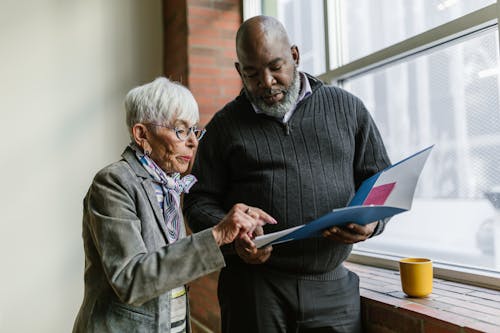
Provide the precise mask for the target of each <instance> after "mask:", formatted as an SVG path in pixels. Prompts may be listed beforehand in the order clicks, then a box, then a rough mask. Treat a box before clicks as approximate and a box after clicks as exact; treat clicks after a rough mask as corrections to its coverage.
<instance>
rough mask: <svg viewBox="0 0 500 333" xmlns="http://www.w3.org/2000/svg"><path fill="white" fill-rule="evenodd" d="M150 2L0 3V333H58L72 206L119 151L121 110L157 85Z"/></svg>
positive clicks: (123, 136)
mask: <svg viewBox="0 0 500 333" xmlns="http://www.w3.org/2000/svg"><path fill="white" fill-rule="evenodd" d="M161 16H162V15H161V1H160V0H147V1H137V0H78V1H77V0H64V1H62V0H22V1H19V0H2V1H1V2H0V115H1V123H0V124H1V133H0V135H1V140H0V142H1V143H0V145H1V150H0V153H1V157H0V170H1V173H2V177H1V187H0V214H1V215H0V227H1V229H0V230H1V231H0V256H1V257H0V259H1V261H0V332H51V333H52V332H69V331H70V330H71V327H72V324H73V320H74V317H75V315H76V312H77V310H78V307H79V305H80V302H81V297H82V289H83V288H82V287H83V249H82V240H81V236H80V235H81V210H82V209H81V208H82V205H81V202H82V198H83V196H84V194H85V192H86V190H87V187H88V185H89V184H90V182H91V179H92V176H93V175H94V173H95V172H96V171H97V170H98V169H100V168H101V167H103V166H104V165H105V164H107V163H109V162H112V161H114V160H116V159H117V158H119V155H120V153H121V151H122V149H123V147H124V146H125V145H126V144H127V142H128V136H127V133H126V130H125V125H124V113H123V107H122V101H123V97H124V95H125V93H126V92H127V91H128V90H129V89H130V88H132V87H133V86H135V85H138V84H141V83H143V82H146V81H149V80H152V79H154V78H155V77H156V76H159V75H161V73H162V48H163V46H162V33H161V30H162V24H161Z"/></svg>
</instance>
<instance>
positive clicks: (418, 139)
mask: <svg viewBox="0 0 500 333" xmlns="http://www.w3.org/2000/svg"><path fill="white" fill-rule="evenodd" d="M498 50H499V45H498V30H497V29H496V28H495V29H489V30H486V31H483V32H482V33H477V34H474V35H472V36H469V37H467V38H463V39H462V40H459V41H455V42H453V43H448V44H445V45H443V46H441V47H439V48H434V49H433V50H432V51H430V52H427V53H425V54H419V55H418V57H414V58H410V59H404V60H403V61H400V62H398V63H395V64H391V65H388V66H386V67H382V68H379V69H376V70H374V71H372V72H369V73H366V74H363V75H362V76H358V77H354V78H352V79H350V80H346V81H344V82H343V86H344V88H345V89H347V90H349V91H351V92H353V93H354V94H355V95H357V96H359V97H360V98H361V99H362V100H363V101H364V103H365V104H366V106H367V108H368V109H369V110H370V111H371V112H372V115H373V117H374V118H375V121H376V123H377V125H378V127H379V129H380V132H381V135H382V137H383V138H384V141H385V143H386V147H387V149H388V152H389V156H390V157H391V159H392V162H397V161H398V160H400V159H402V158H404V157H406V156H407V155H409V154H411V153H414V152H416V151H418V150H420V149H422V148H425V147H427V146H429V145H431V144H435V147H434V149H433V151H432V153H431V155H430V157H429V160H428V162H427V165H426V166H425V168H424V171H423V173H422V175H421V177H420V180H419V184H418V186H417V189H416V192H415V200H414V203H413V207H412V209H411V211H409V212H406V213H403V214H401V215H397V216H395V217H393V219H392V220H391V222H390V224H389V226H388V227H387V229H386V231H385V232H384V233H383V234H382V235H380V236H379V237H376V238H373V239H371V240H370V241H368V242H363V243H359V245H357V248H358V249H365V250H371V251H378V252H383V253H387V254H394V255H398V256H416V255H417V256H428V257H430V258H433V259H434V260H436V261H441V262H446V263H452V264H458V265H465V266H469V267H481V268H487V269H494V270H500V108H499V87H500V85H499V75H498V72H499V67H498V66H499V63H498V60H499V56H498Z"/></svg>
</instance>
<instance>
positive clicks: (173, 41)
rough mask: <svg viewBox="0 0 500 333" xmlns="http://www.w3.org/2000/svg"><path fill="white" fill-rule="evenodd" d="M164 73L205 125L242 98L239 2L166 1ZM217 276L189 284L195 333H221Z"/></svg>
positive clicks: (235, 0)
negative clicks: (193, 103)
mask: <svg viewBox="0 0 500 333" xmlns="http://www.w3.org/2000/svg"><path fill="white" fill-rule="evenodd" d="M163 17H164V73H165V76H167V77H169V78H171V79H173V80H176V81H179V82H182V83H183V84H184V85H186V86H187V87H188V88H189V89H190V90H191V91H192V93H193V95H194V97H195V98H196V100H197V101H198V104H199V107H200V124H201V125H202V126H204V125H206V123H207V122H208V121H209V120H210V119H211V117H212V116H213V114H214V113H215V112H216V111H217V110H219V109H220V108H221V107H222V106H224V105H225V104H226V103H227V102H229V101H231V100H232V99H233V98H234V97H235V96H237V95H238V94H239V92H240V89H241V80H240V78H239V76H238V73H237V72H236V69H235V68H234V62H235V61H236V51H235V42H234V38H235V36H236V30H237V29H238V27H239V25H240V24H241V19H242V16H241V1H240V0H163ZM217 278H218V273H214V274H211V275H208V276H206V277H203V278H200V279H198V280H196V281H194V282H192V283H191V284H190V302H191V314H192V319H193V320H192V324H193V330H194V333H201V332H220V319H219V318H220V311H219V306H218V302H217Z"/></svg>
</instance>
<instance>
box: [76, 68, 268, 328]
mask: <svg viewBox="0 0 500 333" xmlns="http://www.w3.org/2000/svg"><path fill="white" fill-rule="evenodd" d="M125 108H126V112H127V125H128V130H129V132H130V137H131V139H132V142H131V143H130V145H129V146H128V147H127V148H126V149H125V151H124V152H123V154H122V159H121V160H120V161H118V162H116V163H113V164H111V165H109V166H107V167H106V168H104V169H102V170H101V171H99V172H98V173H97V175H96V176H95V178H94V181H93V183H92V185H91V186H90V189H89V191H88V193H87V195H86V197H85V199H84V214H83V240H84V248H85V295H84V300H83V304H82V306H81V309H80V312H79V314H78V317H77V319H76V322H75V325H74V328H73V332H99V333H103V332H122V333H123V332H190V325H189V310H188V298H187V293H186V286H185V284H186V283H187V282H189V281H191V280H194V279H196V278H198V277H200V276H202V275H204V274H208V273H211V272H214V271H216V270H218V269H220V268H222V267H223V266H224V264H225V263H224V259H223V256H222V253H221V251H220V249H219V247H220V246H221V245H224V244H228V243H231V242H232V241H233V240H234V239H235V238H237V237H238V238H241V239H243V240H245V241H246V242H248V243H249V244H253V242H252V240H251V237H250V236H249V235H251V234H252V232H253V231H254V229H255V228H260V227H261V226H262V225H263V224H265V223H276V221H275V220H274V219H273V218H272V217H271V216H269V215H268V214H266V213H265V212H263V211H262V210H260V209H258V208H255V207H249V206H247V205H245V204H236V205H235V206H234V207H233V208H232V209H231V210H230V212H229V213H228V214H227V215H226V216H225V217H224V218H223V219H222V220H221V221H220V223H219V224H217V225H216V226H215V227H213V228H211V229H208V230H205V231H202V232H199V233H197V234H193V235H190V236H189V237H186V231H185V228H184V221H183V217H182V214H181V210H180V195H181V194H182V193H183V192H188V191H189V188H190V187H191V186H192V185H193V183H194V182H196V179H195V177H194V176H191V175H187V176H185V177H183V178H181V177H180V174H184V173H186V172H187V171H189V170H188V169H189V166H190V164H191V162H192V160H193V158H194V155H195V151H196V148H197V146H198V141H199V140H200V139H201V138H202V137H203V134H204V133H205V130H203V129H200V128H198V127H197V122H198V117H199V116H198V106H197V104H196V101H195V100H194V98H193V96H192V95H191V93H190V92H189V90H188V89H186V88H185V87H183V86H181V85H180V84H177V83H174V82H171V81H169V80H167V79H166V78H158V79H156V80H154V81H153V82H151V83H148V84H145V85H143V86H140V87H137V88H134V89H132V90H131V91H130V92H129V93H128V94H127V96H126V99H125Z"/></svg>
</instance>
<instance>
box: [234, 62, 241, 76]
mask: <svg viewBox="0 0 500 333" xmlns="http://www.w3.org/2000/svg"><path fill="white" fill-rule="evenodd" d="M234 68H236V71H237V72H238V74H239V75H240V77H241V78H242V79H243V76H241V68H240V63H239V62H235V63H234Z"/></svg>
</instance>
